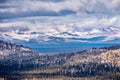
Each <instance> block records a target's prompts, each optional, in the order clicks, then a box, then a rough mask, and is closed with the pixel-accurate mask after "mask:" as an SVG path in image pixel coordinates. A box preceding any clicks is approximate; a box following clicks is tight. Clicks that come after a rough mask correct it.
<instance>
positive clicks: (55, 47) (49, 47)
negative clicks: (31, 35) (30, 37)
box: [21, 42, 115, 54]
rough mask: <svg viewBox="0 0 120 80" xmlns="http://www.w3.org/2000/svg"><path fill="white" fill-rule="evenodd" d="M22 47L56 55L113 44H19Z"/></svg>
mask: <svg viewBox="0 0 120 80" xmlns="http://www.w3.org/2000/svg"><path fill="white" fill-rule="evenodd" d="M21 44H22V45H24V46H28V47H31V48H32V49H34V50H36V51H38V52H40V53H42V54H56V53H64V52H66V53H69V52H77V51H81V50H86V49H90V48H92V47H104V46H111V45H114V44H115V43H58V44H42V43H37V42H27V43H21Z"/></svg>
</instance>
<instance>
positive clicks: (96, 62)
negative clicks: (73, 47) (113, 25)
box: [0, 41, 120, 80]
mask: <svg viewBox="0 0 120 80" xmlns="http://www.w3.org/2000/svg"><path fill="white" fill-rule="evenodd" d="M119 59H120V45H113V46H109V47H100V48H95V47H93V48H91V49H89V50H83V51H79V52H73V53H59V54H54V55H43V54H40V53H38V52H36V51H34V50H32V49H31V48H28V47H24V46H22V45H16V44H12V43H7V42H4V41H0V77H5V78H6V79H7V80H14V79H17V80H19V79H20V80H22V79H23V78H26V77H30V76H32V78H33V77H34V78H42V77H44V78H45V77H46V78H49V77H55V76H56V77H57V76H65V77H75V78H76V77H90V76H92V77H93V76H94V77H96V76H104V77H105V76H107V78H108V77H110V76H108V75H107V74H108V73H110V74H111V75H115V74H116V73H118V74H119V72H120V60H119ZM15 76H17V77H15ZM118 77H120V75H117V77H115V76H112V78H111V80H119V79H117V78H118ZM107 78H105V80H106V79H107ZM108 80H110V79H108Z"/></svg>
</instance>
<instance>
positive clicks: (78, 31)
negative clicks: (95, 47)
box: [0, 0, 120, 44]
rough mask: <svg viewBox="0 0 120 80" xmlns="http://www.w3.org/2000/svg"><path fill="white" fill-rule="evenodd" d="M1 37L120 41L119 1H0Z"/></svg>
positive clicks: (51, 40)
mask: <svg viewBox="0 0 120 80" xmlns="http://www.w3.org/2000/svg"><path fill="white" fill-rule="evenodd" d="M0 40H6V41H11V42H17V41H20V42H30V41H35V42H37V43H42V44H50V43H51V44H54V43H73V42H88V43H94V42H96V43H100V42H110V41H112V42H120V0H0Z"/></svg>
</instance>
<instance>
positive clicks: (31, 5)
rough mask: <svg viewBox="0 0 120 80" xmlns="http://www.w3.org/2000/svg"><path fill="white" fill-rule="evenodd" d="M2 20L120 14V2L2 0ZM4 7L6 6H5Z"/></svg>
mask: <svg viewBox="0 0 120 80" xmlns="http://www.w3.org/2000/svg"><path fill="white" fill-rule="evenodd" d="M1 3H2V4H1V8H0V15H1V16H0V18H1V19H2V18H16V17H29V16H61V15H70V14H77V15H81V14H82V15H83V14H88V15H89V14H103V15H104V14H106V15H112V14H119V13H120V8H119V7H120V1H119V0H7V1H6V0H5V1H4V0H1ZM3 5H4V6H3Z"/></svg>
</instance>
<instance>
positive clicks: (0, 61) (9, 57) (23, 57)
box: [0, 41, 42, 69]
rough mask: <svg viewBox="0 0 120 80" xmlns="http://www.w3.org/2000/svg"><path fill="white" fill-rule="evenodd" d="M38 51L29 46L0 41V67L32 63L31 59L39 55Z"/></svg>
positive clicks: (16, 66)
mask: <svg viewBox="0 0 120 80" xmlns="http://www.w3.org/2000/svg"><path fill="white" fill-rule="evenodd" d="M40 55H42V54H40V53H38V52H36V51H34V50H32V49H31V48H29V47H24V46H22V45H16V44H12V43H7V42H3V41H0V67H1V69H2V67H8V68H9V69H10V68H12V69H17V68H20V67H21V66H22V67H23V66H24V65H28V66H29V65H30V64H34V63H35V61H32V60H33V59H35V58H37V57H39V56H40Z"/></svg>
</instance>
